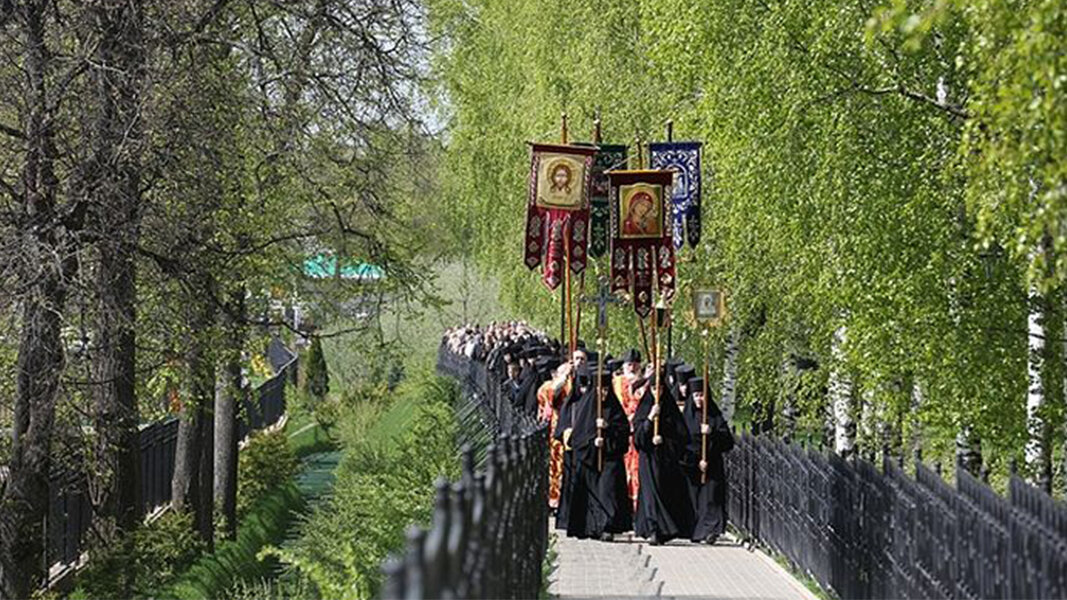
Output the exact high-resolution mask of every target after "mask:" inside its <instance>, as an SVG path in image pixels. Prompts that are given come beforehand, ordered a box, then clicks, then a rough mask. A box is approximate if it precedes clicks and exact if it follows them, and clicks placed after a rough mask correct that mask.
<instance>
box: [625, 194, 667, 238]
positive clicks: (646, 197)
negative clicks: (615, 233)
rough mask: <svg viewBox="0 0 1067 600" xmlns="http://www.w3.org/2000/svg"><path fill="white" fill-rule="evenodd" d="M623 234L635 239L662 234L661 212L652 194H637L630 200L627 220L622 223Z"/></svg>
mask: <svg viewBox="0 0 1067 600" xmlns="http://www.w3.org/2000/svg"><path fill="white" fill-rule="evenodd" d="M622 234H623V235H624V236H635V237H639V236H658V235H659V234H660V220H659V210H658V209H657V208H656V201H655V199H654V198H652V195H651V194H649V193H648V192H637V193H635V194H634V195H633V196H632V197H631V198H630V205H629V206H628V207H627V209H626V218H625V219H624V220H623V222H622Z"/></svg>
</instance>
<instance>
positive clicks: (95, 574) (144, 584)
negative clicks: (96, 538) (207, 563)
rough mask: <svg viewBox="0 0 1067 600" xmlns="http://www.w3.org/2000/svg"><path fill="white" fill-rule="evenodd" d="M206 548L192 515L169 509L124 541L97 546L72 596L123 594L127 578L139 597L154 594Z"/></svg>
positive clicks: (114, 596)
mask: <svg viewBox="0 0 1067 600" xmlns="http://www.w3.org/2000/svg"><path fill="white" fill-rule="evenodd" d="M204 548H205V545H204V542H203V541H201V540H200V538H199V537H198V536H197V535H196V534H195V533H194V532H193V517H192V515H191V514H190V513H187V512H177V511H168V512H166V513H164V514H163V515H162V516H160V518H158V519H156V520H155V521H153V522H152V523H149V524H147V525H144V526H142V527H140V528H138V529H137V530H136V531H134V532H133V534H131V536H130V538H129V539H128V540H125V541H124V542H123V543H117V544H108V545H103V546H100V547H99V548H94V549H93V550H92V551H91V553H90V556H91V557H92V558H91V559H90V560H89V562H88V564H86V566H85V567H84V568H83V569H82V570H81V572H79V574H78V579H77V586H78V587H77V590H76V591H75V593H74V594H72V595H71V597H72V598H119V597H123V596H125V595H126V590H125V589H124V588H125V585H126V583H127V581H131V582H132V586H131V587H132V589H133V592H134V596H135V597H145V596H150V595H154V594H155V593H156V591H157V590H159V588H160V587H162V586H165V585H167V584H168V583H169V582H170V581H172V580H173V579H175V577H176V576H177V574H178V573H180V572H182V571H183V570H184V569H186V568H188V567H189V565H191V564H193V562H194V561H195V560H196V559H197V557H198V556H200V555H201V553H202V552H203V551H204Z"/></svg>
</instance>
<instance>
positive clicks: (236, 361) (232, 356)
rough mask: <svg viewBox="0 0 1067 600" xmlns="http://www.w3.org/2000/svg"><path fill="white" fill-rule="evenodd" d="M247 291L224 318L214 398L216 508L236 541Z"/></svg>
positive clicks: (237, 294) (238, 293) (232, 303)
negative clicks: (239, 420) (223, 345)
mask: <svg viewBox="0 0 1067 600" xmlns="http://www.w3.org/2000/svg"><path fill="white" fill-rule="evenodd" d="M244 308H245V294H244V287H243V286H242V287H241V288H239V289H238V291H236V292H234V293H233V294H232V295H231V296H230V305H229V311H230V312H229V313H228V314H226V315H224V317H223V319H224V321H225V327H226V339H227V347H226V349H225V353H224V356H223V360H222V361H221V363H220V365H219V369H218V375H217V377H218V379H217V383H216V396H215V504H216V505H218V507H219V508H220V509H221V511H222V516H223V518H224V521H225V527H226V529H225V531H224V532H223V537H225V538H226V539H234V538H236V537H237V442H238V439H237V414H238V406H239V404H240V401H241V399H242V398H243V396H244V393H245V392H244V389H243V386H242V377H241V351H242V350H243V348H244V325H243V322H244V317H245V315H244Z"/></svg>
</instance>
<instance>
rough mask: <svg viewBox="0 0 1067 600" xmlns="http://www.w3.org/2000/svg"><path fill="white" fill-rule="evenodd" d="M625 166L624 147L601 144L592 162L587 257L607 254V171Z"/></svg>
mask: <svg viewBox="0 0 1067 600" xmlns="http://www.w3.org/2000/svg"><path fill="white" fill-rule="evenodd" d="M624 164H626V146H624V145H608V144H603V145H601V146H600V149H599V150H597V153H596V158H595V159H594V160H593V187H592V190H591V198H590V202H591V210H590V221H589V228H590V229H589V230H590V234H591V237H590V239H589V256H592V257H593V258H600V257H601V256H604V255H605V254H607V253H608V248H609V241H610V239H611V206H610V205H611V201H610V200H609V198H608V196H609V194H610V192H611V182H610V181H609V180H608V174H607V171H609V170H611V169H615V168H618V167H620V166H622V165H624Z"/></svg>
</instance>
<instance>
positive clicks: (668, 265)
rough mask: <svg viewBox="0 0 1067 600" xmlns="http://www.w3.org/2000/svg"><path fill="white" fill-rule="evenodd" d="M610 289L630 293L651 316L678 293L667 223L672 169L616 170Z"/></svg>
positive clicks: (643, 314) (613, 175) (612, 176)
mask: <svg viewBox="0 0 1067 600" xmlns="http://www.w3.org/2000/svg"><path fill="white" fill-rule="evenodd" d="M608 176H609V177H610V181H611V228H612V236H611V291H612V292H622V291H625V292H630V293H631V294H632V295H633V299H634V310H635V311H636V312H637V314H638V315H640V316H641V317H647V316H648V314H649V313H650V312H651V310H652V305H653V303H654V302H655V298H654V293H655V292H656V291H658V292H659V294H660V296H661V297H662V298H663V299H664V300H669V299H670V298H671V296H673V295H674V287H675V281H674V244H673V243H672V241H671V233H670V230H669V229H668V228H667V208H668V206H669V205H668V204H667V201H666V198H667V194H669V193H670V188H671V180H672V178H673V176H674V174H673V172H671V171H665V170H650V171H612V172H609V173H608Z"/></svg>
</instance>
